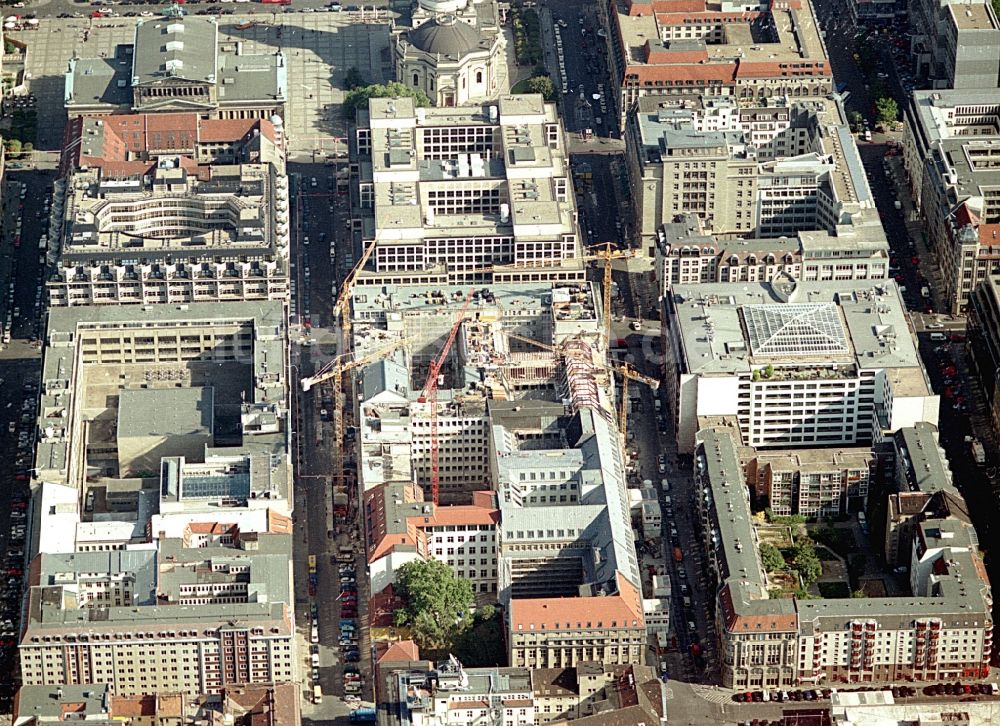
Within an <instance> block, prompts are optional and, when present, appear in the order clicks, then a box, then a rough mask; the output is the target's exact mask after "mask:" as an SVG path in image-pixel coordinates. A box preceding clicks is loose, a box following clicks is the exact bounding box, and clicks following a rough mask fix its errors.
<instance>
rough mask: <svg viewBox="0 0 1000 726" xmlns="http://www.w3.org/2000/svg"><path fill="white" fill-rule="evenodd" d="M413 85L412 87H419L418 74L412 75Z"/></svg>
mask: <svg viewBox="0 0 1000 726" xmlns="http://www.w3.org/2000/svg"><path fill="white" fill-rule="evenodd" d="M413 85H414V86H419V85H420V74H419V73H414V74H413Z"/></svg>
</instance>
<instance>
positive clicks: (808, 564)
mask: <svg viewBox="0 0 1000 726" xmlns="http://www.w3.org/2000/svg"><path fill="white" fill-rule="evenodd" d="M794 553H795V557H794V560H793V561H794V562H795V569H796V570H798V571H799V574H800V575H802V579H803V580H804V581H805V583H806V586H809V585H811V584H812V583H814V582H816V580H818V579H819V578H820V575H822V574H823V564H822V563H821V562H820V561H819V557H817V556H816V550H815V549H813V545H812V542H810V541H809V540H802V541H800V542H798V543H796V545H795V549H794Z"/></svg>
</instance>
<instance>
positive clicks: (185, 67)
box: [132, 17, 218, 86]
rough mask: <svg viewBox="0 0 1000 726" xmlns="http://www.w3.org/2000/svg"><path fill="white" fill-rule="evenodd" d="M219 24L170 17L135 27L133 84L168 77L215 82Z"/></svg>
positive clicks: (202, 19) (208, 19) (149, 21)
mask: <svg viewBox="0 0 1000 726" xmlns="http://www.w3.org/2000/svg"><path fill="white" fill-rule="evenodd" d="M217 36H218V25H217V24H216V20H215V18H210V17H205V18H194V17H184V18H182V17H172V18H156V19H150V20H147V21H144V22H139V23H138V24H137V25H136V27H135V53H134V54H133V59H132V85H133V86H138V85H141V84H144V83H155V82H158V81H163V80H164V79H167V78H175V79H184V80H189V81H198V82H201V83H215V73H216V64H215V54H216V52H217Z"/></svg>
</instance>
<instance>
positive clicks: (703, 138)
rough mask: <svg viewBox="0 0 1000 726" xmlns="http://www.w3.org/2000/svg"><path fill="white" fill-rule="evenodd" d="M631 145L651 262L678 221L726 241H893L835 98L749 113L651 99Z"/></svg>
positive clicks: (632, 175)
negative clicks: (819, 237) (690, 220)
mask: <svg viewBox="0 0 1000 726" xmlns="http://www.w3.org/2000/svg"><path fill="white" fill-rule="evenodd" d="M625 140H626V162H627V164H628V170H629V185H630V189H631V192H632V204H633V213H634V214H635V218H636V219H637V220H639V222H638V229H639V234H640V235H641V239H642V245H643V247H644V248H646V247H648V248H649V249H650V252H649V254H650V256H653V255H654V250H655V248H656V247H657V246H658V243H659V242H660V239H661V236H662V228H663V226H664V225H666V224H669V223H671V222H673V221H675V218H676V217H677V215H697V216H698V217H699V218H700V219H701V221H702V224H703V225H704V230H705V232H706V233H709V234H714V235H716V236H719V237H721V238H733V237H755V238H759V239H762V240H766V239H771V238H776V237H783V236H784V237H790V238H793V239H794V238H795V237H796V235H797V234H798V233H799V232H800V231H801V230H810V231H812V230H815V231H826V232H827V233H828V235H829V236H831V237H836V238H841V237H842V238H844V240H843V242H840V244H842V245H844V246H850V245H851V243H852V240H855V239H858V238H861V240H860V241H859V242H858V243H857V244H858V245H859V246H861V247H865V246H868V245H870V244H872V243H873V242H874V243H879V242H883V241H884V233H882V230H881V224H880V222H879V220H878V214H877V212H876V210H875V203H874V199H873V197H872V194H871V190H870V189H869V187H868V182H867V180H866V178H865V174H864V168H863V166H862V165H861V158H860V156H859V155H858V150H857V147H856V145H855V143H854V139H853V137H852V135H851V133H850V129H849V128H848V126H847V124H846V120H845V117H844V112H843V109H842V107H841V106H840V104H839V102H837V101H836V100H832V99H828V98H825V97H821V98H809V99H797V98H784V97H782V98H769V99H763V100H762V101H761V103H760V104H759V105H758V106H755V107H752V108H747V107H745V106H741V105H740V104H739V103H738V101H737V100H736V99H734V98H721V99H704V98H701V99H693V98H691V97H690V96H682V97H681V96H678V97H667V98H663V97H659V96H649V97H647V98H643V99H641V100H640V101H639V102H638V104H637V107H636V109H635V111H634V113H632V114H630V115H629V117H628V123H627V126H626V128H625ZM838 241H839V240H838ZM883 243H884V242H883Z"/></svg>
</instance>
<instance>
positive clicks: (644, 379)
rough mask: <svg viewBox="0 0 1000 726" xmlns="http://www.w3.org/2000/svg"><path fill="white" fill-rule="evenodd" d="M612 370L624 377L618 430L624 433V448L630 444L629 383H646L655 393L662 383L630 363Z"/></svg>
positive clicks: (619, 405)
mask: <svg viewBox="0 0 1000 726" xmlns="http://www.w3.org/2000/svg"><path fill="white" fill-rule="evenodd" d="M612 368H614V369H615V370H616V371H618V373H620V374H621V377H622V400H621V401H620V402H619V403H618V429H619V430H620V431H621V433H622V445H623V446H624V445H625V444H626V443H627V442H628V437H627V434H628V382H629V381H630V380H631V381H639V382H641V383H645V384H646V385H647V386H649V387H650V388H652V389H653V390H654V391H655V390H657V389H658V388H659V387H660V382H659V381H658V380H656V379H655V378H650V377H649V376H646V375H643V374H642V373H640V372H639V371H637V370H636V369H635V368H633V367H632V366H630V365H629V364H628V363H622V364H621V365H612Z"/></svg>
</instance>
